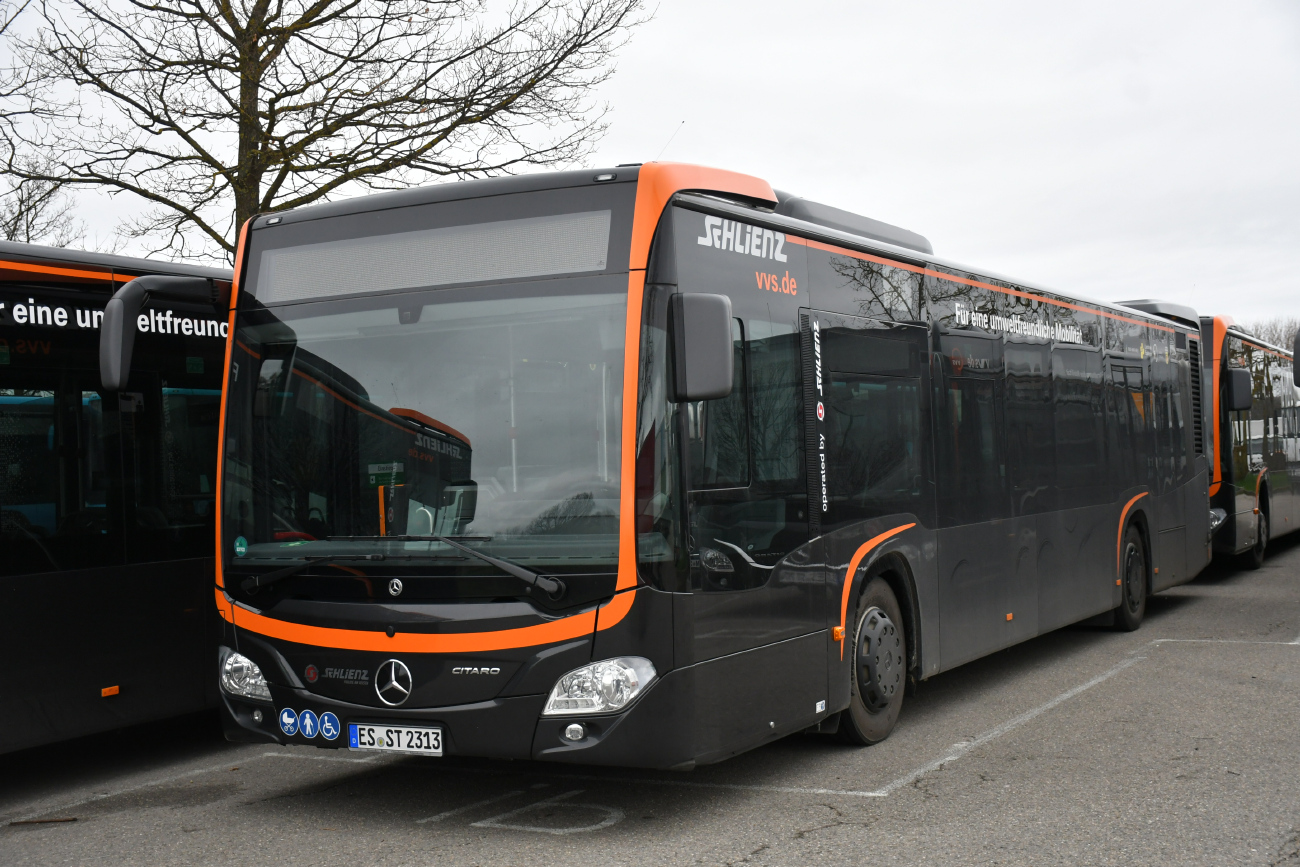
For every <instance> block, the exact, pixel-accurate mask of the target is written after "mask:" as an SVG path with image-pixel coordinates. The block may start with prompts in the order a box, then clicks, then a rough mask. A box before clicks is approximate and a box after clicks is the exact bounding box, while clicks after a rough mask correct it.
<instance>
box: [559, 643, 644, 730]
mask: <svg viewBox="0 0 1300 867" xmlns="http://www.w3.org/2000/svg"><path fill="white" fill-rule="evenodd" d="M654 678H655V667H654V665H653V664H652V663H651V662H650V660H648V659H642V658H641V657H639V656H620V657H619V658H618V659H606V660H604V661H602V662H593V663H592V664H591V665H584V666H583V667H582V668H575V669H574V670H573V671H571V672H569V673H568V674H566V675H564V677H562V678H560V679H559V680H558V681H556V683H555V687H554V688H553V689H552V690H551V695H550V697H549V698H548V699H547V700H546V709H545V710H543V711H542V715H543V716H565V715H577V714H589V713H603V712H608V711H615V710H620V709H621V708H623V707H625V706H626V705H627V703H628V702H630V701H631V700H632V699H633V698H635V697H636V696H637V695H638V694H639V693H640V692H641V690H643V689H645V688H646V687H647V686H649V684H650V681H652V680H654Z"/></svg>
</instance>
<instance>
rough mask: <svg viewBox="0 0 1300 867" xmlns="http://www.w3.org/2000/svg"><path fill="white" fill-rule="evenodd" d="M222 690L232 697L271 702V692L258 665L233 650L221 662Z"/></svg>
mask: <svg viewBox="0 0 1300 867" xmlns="http://www.w3.org/2000/svg"><path fill="white" fill-rule="evenodd" d="M221 688H222V689H224V690H225V691H226V692H228V693H230V694H231V695H237V696H240V697H241V698H252V699H257V700H258V701H270V700H271V690H270V688H269V687H267V685H266V678H265V677H263V676H262V669H260V668H258V667H257V663H256V662H253V660H251V659H249V658H248V657H247V656H244V654H242V653H235V652H234V651H233V650H232V651H231V652H230V654H229V655H228V656H227V657H226V658H225V659H224V660H222V662H221Z"/></svg>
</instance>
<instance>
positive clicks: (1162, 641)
mask: <svg viewBox="0 0 1300 867" xmlns="http://www.w3.org/2000/svg"><path fill="white" fill-rule="evenodd" d="M1151 643H1152V644H1254V645H1258V646H1260V647H1294V646H1296V645H1300V638H1297V639H1296V640H1295V641H1247V640H1245V639H1239V638H1157V639H1156V640H1155V641H1153V642H1151Z"/></svg>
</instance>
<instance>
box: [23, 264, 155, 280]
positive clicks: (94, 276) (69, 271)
mask: <svg viewBox="0 0 1300 867" xmlns="http://www.w3.org/2000/svg"><path fill="white" fill-rule="evenodd" d="M0 268H9V269H11V270H13V271H30V272H32V273H33V274H54V275H56V276H59V277H79V278H81V279H83V280H114V281H117V282H118V283H129V282H131V281H132V280H134V279H135V275H132V274H121V275H119V274H116V273H114V272H113V271H82V270H81V269H79V268H56V267H54V266H52V265H34V264H32V263H31V262H11V261H8V260H0Z"/></svg>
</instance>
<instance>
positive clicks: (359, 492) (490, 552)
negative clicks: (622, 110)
mask: <svg viewBox="0 0 1300 867" xmlns="http://www.w3.org/2000/svg"><path fill="white" fill-rule="evenodd" d="M236 272H237V280H238V291H237V292H236V293H234V294H233V299H234V300H233V304H232V308H231V312H230V317H231V319H230V322H231V326H232V327H231V329H230V342H229V345H228V353H229V355H228V359H227V365H226V368H227V382H226V390H225V397H224V400H225V406H224V410H223V416H222V436H221V448H222V450H223V454H222V457H221V466H222V473H221V491H220V510H221V515H220V535H219V538H218V542H217V561H218V564H219V566H218V573H217V587H216V602H217V606H218V608H219V609H220V612H221V617H222V618H223V619H224V621H225V624H226V638H225V643H224V646H223V648H222V650H221V658H220V660H219V676H220V682H221V685H222V697H223V702H224V707H225V715H226V719H227V726H228V733H229V736H230V737H232V738H234V739H249V740H262V741H275V742H278V743H282V744H306V745H313V746H317V747H325V748H333V749H342V748H349V749H353V750H398V751H404V752H411V753H421V754H425V755H434V756H436V755H465V756H494V757H507V758H517V759H530V758H531V759H542V760H553V761H565V762H584V763H597V764H611V765H636V766H648V767H659V768H689V767H692V766H694V765H696V764H701V763H707V762H714V761H718V760H720V759H723V758H726V757H728V756H732V755H735V754H737V753H740V752H742V751H744V750H748V749H751V748H753V747H756V746H759V745H760V744H763V743H765V742H768V741H771V740H773V739H776V738H780V737H783V736H785V735H789V734H791V733H793V732H799V731H803V730H807V729H814V730H817V731H822V732H827V733H829V732H838V733H839V734H840V735H841V736H842V737H844V738H846V739H848V740H849V741H851V742H856V743H872V742H876V741H879V740H881V739H883V738H884V737H886V736H887V735H888V734H889V733H890V731H891V730H892V729H893V727H894V725H895V722H896V721H897V719H898V715H899V709H900V706H901V704H902V702H903V697H904V694H905V692H906V691H907V689H908V686H909V685H910V684H913V683H915V682H917V681H921V680H924V679H926V678H928V677H931V676H933V675H935V674H937V673H938V672H941V671H944V670H947V669H951V668H954V667H955V666H958V665H961V664H962V663H964V662H967V661H970V660H972V659H975V658H977V657H980V656H983V655H985V654H988V653H991V652H993V651H996V650H998V649H999V648H1003V647H1007V646H1008V645H1011V644H1014V643H1016V642H1019V641H1023V640H1025V639H1028V638H1031V637H1033V636H1035V635H1039V634H1042V633H1044V632H1046V631H1048V630H1053V629H1056V628H1058V627H1061V626H1064V625H1066V624H1069V623H1073V622H1076V621H1079V620H1082V619H1085V618H1091V617H1096V616H1099V615H1100V616H1103V617H1110V618H1112V619H1113V621H1114V622H1115V623H1116V624H1117V625H1118V626H1120V627H1122V628H1125V629H1135V628H1137V626H1138V624H1139V623H1140V622H1141V619H1142V616H1143V613H1144V609H1145V602H1146V598H1147V595H1148V594H1150V593H1153V592H1156V591H1159V590H1161V589H1163V588H1166V587H1169V586H1171V585H1174V584H1178V583H1180V582H1184V581H1187V580H1188V579H1190V578H1191V577H1192V576H1194V575H1195V574H1196V573H1197V572H1198V570H1200V569H1201V568H1202V567H1203V566H1204V565H1205V564H1206V562H1207V559H1208V557H1209V547H1208V544H1209V521H1210V515H1209V506H1208V500H1207V496H1208V495H1207V486H1208V472H1209V462H1208V459H1207V457H1206V455H1205V447H1204V442H1203V436H1202V430H1203V426H1204V420H1203V419H1202V416H1201V414H1200V412H1199V410H1198V406H1199V404H1200V388H1201V380H1200V377H1199V376H1197V375H1195V366H1194V362H1193V359H1195V358H1196V353H1197V352H1198V345H1199V342H1200V340H1201V336H1200V331H1199V323H1198V321H1197V317H1196V315H1195V314H1194V313H1186V314H1183V313H1181V312H1180V311H1174V312H1173V313H1171V314H1169V315H1164V314H1161V313H1159V312H1156V313H1147V312H1143V311H1140V310H1137V309H1132V308H1128V307H1121V306H1114V305H1108V304H1104V303H1098V302H1091V301H1082V300H1079V299H1076V298H1071V297H1068V296H1065V295H1062V294H1059V293H1055V292H1049V291H1046V290H1042V289H1039V288H1035V287H1032V286H1029V285H1026V284H1024V283H1020V282H1016V281H1010V280H1006V279H1003V278H999V277H995V276H992V275H990V274H988V273H986V272H982V271H977V270H972V269H969V268H966V267H962V266H958V265H954V264H951V263H947V262H944V261H942V260H940V259H937V258H935V257H934V256H933V255H932V253H931V248H930V245H929V243H928V242H927V241H926V240H925V239H924V238H923V237H921V236H919V235H917V234H915V233H912V232H909V231H905V230H902V229H898V228H895V227H892V226H889V225H886V224H883V223H879V222H876V221H874V220H870V219H867V218H864V217H859V216H856V215H854V214H850V213H848V212H845V211H840V210H837V209H833V208H829V207H826V206H824V205H820V204H817V203H814V202H810V201H807V200H804V199H801V198H797V197H793V196H788V195H786V194H783V193H778V192H776V191H774V190H773V189H772V188H771V187H770V186H769V185H768V184H767V183H766V182H765V181H762V180H759V179H757V178H754V177H749V176H745V175H741V174H736V173H732V172H727V171H718V170H713V169H706V168H700V167H695V166H686V165H676V164H662V163H649V164H646V165H642V166H620V167H617V168H614V169H610V170H605V171H579V172H566V173H558V174H545V175H533V176H523V177H513V178H501V179H493V180H480V181H467V182H463V183H455V184H447V185H439V186H432V187H425V188H419V189H411V190H407V191H403V192H396V193H387V194H382V195H374V196H370V197H365V198H357V199H352V200H348V201H343V202H338V203H334V204H327V205H320V206H314V207H311V208H303V209H301V210H297V211H291V212H287V213H282V214H276V215H274V216H260V217H257V218H255V219H253V220H251V221H250V222H249V223H248V225H247V226H246V227H245V228H244V231H243V233H242V235H241V240H240V245H239V260H238V265H237V267H236Z"/></svg>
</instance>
